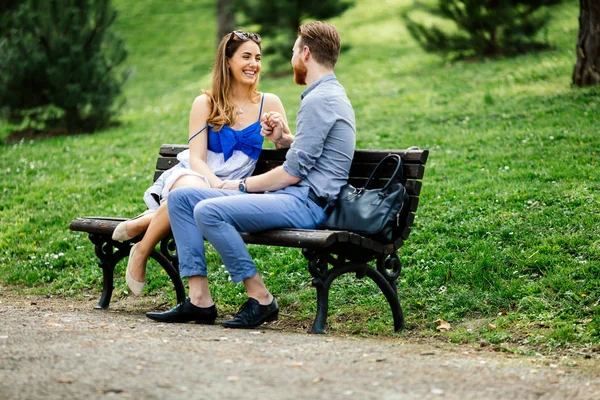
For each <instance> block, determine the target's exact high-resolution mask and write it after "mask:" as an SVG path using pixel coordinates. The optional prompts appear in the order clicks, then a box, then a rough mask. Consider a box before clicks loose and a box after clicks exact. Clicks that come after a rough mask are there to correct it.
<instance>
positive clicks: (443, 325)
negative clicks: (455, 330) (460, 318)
mask: <svg viewBox="0 0 600 400" xmlns="http://www.w3.org/2000/svg"><path fill="white" fill-rule="evenodd" d="M434 322H435V323H438V324H439V325H438V326H437V328H435V329H437V330H438V331H440V332H447V331H449V330H450V329H452V325H450V323H449V322H448V321H444V320H443V319H437V320H435V321H434Z"/></svg>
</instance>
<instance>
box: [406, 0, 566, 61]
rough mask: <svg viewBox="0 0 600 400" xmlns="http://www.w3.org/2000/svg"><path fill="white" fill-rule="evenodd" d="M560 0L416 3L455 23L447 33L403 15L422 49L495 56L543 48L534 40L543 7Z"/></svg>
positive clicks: (544, 14)
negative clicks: (453, 28) (454, 28)
mask: <svg viewBox="0 0 600 400" xmlns="http://www.w3.org/2000/svg"><path fill="white" fill-rule="evenodd" d="M561 1H563V0H438V2H437V6H433V7H432V6H428V5H424V4H422V3H419V5H418V7H419V9H422V10H424V11H426V12H427V13H429V14H431V15H433V16H436V17H439V18H441V19H446V20H451V21H453V23H454V25H455V26H456V30H454V31H453V32H447V31H446V30H443V29H440V28H438V27H435V26H429V27H428V26H425V25H424V24H421V23H418V22H416V21H414V20H412V19H411V18H410V17H409V13H410V11H412V10H407V11H406V12H405V13H404V14H403V19H404V20H405V22H406V27H407V29H408V31H409V32H410V33H411V35H412V36H413V37H414V38H415V39H416V40H417V42H418V43H419V44H420V45H421V46H422V47H423V49H425V50H426V51H432V52H441V53H444V54H453V55H455V56H457V57H459V58H464V57H471V56H491V57H498V56H504V55H514V54H518V53H524V52H527V51H530V50H535V49H540V48H544V47H547V45H545V44H544V43H540V42H537V41H536V40H535V36H536V34H537V33H538V32H539V31H540V30H541V29H542V28H543V27H544V26H545V25H546V24H547V23H548V20H549V14H548V13H547V12H543V11H544V7H546V6H551V5H554V4H558V3H560V2H561Z"/></svg>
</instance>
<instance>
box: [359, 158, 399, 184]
mask: <svg viewBox="0 0 600 400" xmlns="http://www.w3.org/2000/svg"><path fill="white" fill-rule="evenodd" d="M390 160H394V161H395V162H396V169H395V170H394V173H392V176H390V179H389V180H388V182H387V183H386V184H385V186H384V187H383V188H381V191H382V192H385V191H386V190H387V189H388V188H389V187H390V185H391V184H392V183H393V182H394V181H395V180H396V179H397V178H398V176H399V178H400V179H399V180H400V182H402V180H403V179H404V174H403V172H404V171H403V168H402V158H400V156H399V155H397V154H388V155H387V156H385V157H384V158H382V159H381V161H379V163H378V164H377V166H376V167H375V169H374V170H373V172H371V175H370V176H369V179H367V183H365V186H364V187H363V189H368V188H369V185H370V184H371V181H379V179H381V176H380V175H381V173H382V171H383V165H384V164H385V163H386V162H388V161H390Z"/></svg>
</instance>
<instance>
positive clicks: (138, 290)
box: [125, 243, 146, 296]
mask: <svg viewBox="0 0 600 400" xmlns="http://www.w3.org/2000/svg"><path fill="white" fill-rule="evenodd" d="M137 245H138V244H137V243H136V244H134V245H133V246H131V251H130V252H129V260H127V270H126V271H125V282H127V286H129V290H131V293H133V294H134V295H136V296H139V295H141V294H142V291H144V286H145V285H146V280H144V281H143V282H139V281H136V280H135V279H133V276H131V272H130V269H131V264H132V260H133V253H134V252H135V246H137Z"/></svg>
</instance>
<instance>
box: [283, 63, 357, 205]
mask: <svg viewBox="0 0 600 400" xmlns="http://www.w3.org/2000/svg"><path fill="white" fill-rule="evenodd" d="M301 98H302V101H301V102H300V110H299V111H298V117H297V118H296V136H295V139H294V142H293V143H292V145H291V147H290V150H289V151H288V152H287V155H286V157H285V162H284V163H283V169H284V170H285V171H286V172H287V173H288V174H290V175H293V176H295V177H298V178H301V179H302V180H301V181H300V182H299V183H298V185H297V186H300V187H305V186H308V187H309V188H311V189H312V190H313V191H314V192H315V194H316V195H317V196H319V197H322V198H325V199H327V201H328V202H331V201H333V200H335V199H336V197H337V195H338V193H339V192H340V189H341V188H342V186H343V185H345V184H346V183H347V182H348V175H349V173H350V165H351V164H352V157H353V155H354V146H355V144H356V124H355V120H354V110H353V109H352V104H350V100H349V99H348V96H347V95H346V91H345V90H344V88H343V87H342V85H340V83H339V82H338V80H337V78H336V77H335V75H334V74H328V75H325V76H324V77H322V78H321V79H319V80H318V81H316V82H315V83H313V84H312V85H311V86H310V87H309V88H308V89H306V90H305V91H304V92H303V93H302V96H301Z"/></svg>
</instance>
